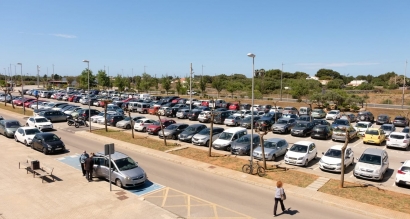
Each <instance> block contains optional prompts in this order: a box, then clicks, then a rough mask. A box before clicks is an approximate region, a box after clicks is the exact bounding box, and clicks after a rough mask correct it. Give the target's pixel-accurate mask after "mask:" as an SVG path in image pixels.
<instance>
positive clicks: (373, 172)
mask: <svg viewBox="0 0 410 219" xmlns="http://www.w3.org/2000/svg"><path fill="white" fill-rule="evenodd" d="M388 169H389V156H388V155H387V152H386V151H385V150H382V149H378V148H367V149H366V150H365V151H364V152H363V154H362V156H360V159H359V160H358V161H357V163H356V166H355V168H354V170H353V175H354V176H355V177H356V178H366V179H374V180H383V177H384V174H385V173H386V172H387V170H388Z"/></svg>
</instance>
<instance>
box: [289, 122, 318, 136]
mask: <svg viewBox="0 0 410 219" xmlns="http://www.w3.org/2000/svg"><path fill="white" fill-rule="evenodd" d="M314 127H315V125H314V123H313V122H306V121H298V122H297V123H296V125H295V126H293V128H292V129H291V132H290V134H291V135H292V136H302V137H306V136H310V135H311V134H312V131H313V128H314Z"/></svg>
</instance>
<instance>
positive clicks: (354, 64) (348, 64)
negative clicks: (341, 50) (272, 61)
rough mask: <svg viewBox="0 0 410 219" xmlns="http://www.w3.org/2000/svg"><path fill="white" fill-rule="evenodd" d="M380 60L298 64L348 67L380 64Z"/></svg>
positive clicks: (302, 64) (300, 64) (303, 64)
mask: <svg viewBox="0 0 410 219" xmlns="http://www.w3.org/2000/svg"><path fill="white" fill-rule="evenodd" d="M378 64H380V63H378V62H334V63H298V64H296V65H299V66H306V67H347V66H366V65H378Z"/></svg>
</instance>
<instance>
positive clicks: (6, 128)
mask: <svg viewBox="0 0 410 219" xmlns="http://www.w3.org/2000/svg"><path fill="white" fill-rule="evenodd" d="M20 127H21V124H20V122H19V121H17V120H8V119H4V120H0V134H2V135H4V136H6V137H8V138H12V137H13V136H14V133H15V132H16V130H17V129H18V128H20Z"/></svg>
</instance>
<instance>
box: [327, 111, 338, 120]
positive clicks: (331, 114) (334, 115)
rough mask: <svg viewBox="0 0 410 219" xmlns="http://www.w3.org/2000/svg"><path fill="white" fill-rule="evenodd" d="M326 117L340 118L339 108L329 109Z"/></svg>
mask: <svg viewBox="0 0 410 219" xmlns="http://www.w3.org/2000/svg"><path fill="white" fill-rule="evenodd" d="M326 119H331V120H335V119H340V110H330V111H329V112H328V113H327V114H326Z"/></svg>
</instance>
